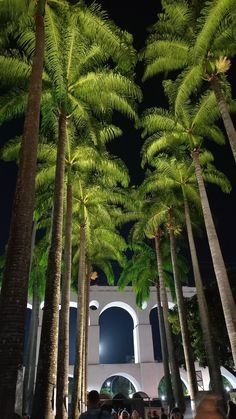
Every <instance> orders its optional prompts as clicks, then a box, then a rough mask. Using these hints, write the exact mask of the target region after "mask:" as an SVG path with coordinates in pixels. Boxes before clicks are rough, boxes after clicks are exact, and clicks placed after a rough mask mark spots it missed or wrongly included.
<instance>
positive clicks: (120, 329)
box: [99, 307, 134, 364]
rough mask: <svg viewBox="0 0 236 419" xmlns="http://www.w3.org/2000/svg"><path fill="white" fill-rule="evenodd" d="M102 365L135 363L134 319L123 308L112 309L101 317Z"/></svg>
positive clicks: (100, 347)
mask: <svg viewBox="0 0 236 419" xmlns="http://www.w3.org/2000/svg"><path fill="white" fill-rule="evenodd" d="M99 326H100V339H99V342H100V343H99V359H100V361H99V362H100V364H125V363H132V362H134V339H133V328H134V324H133V319H132V317H131V315H130V314H129V313H128V312H127V311H126V310H125V309H123V308H120V307H110V308H108V309H106V310H105V311H103V312H102V314H101V315H100V317H99Z"/></svg>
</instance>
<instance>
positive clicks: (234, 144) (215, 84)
mask: <svg viewBox="0 0 236 419" xmlns="http://www.w3.org/2000/svg"><path fill="white" fill-rule="evenodd" d="M211 86H212V89H213V90H214V93H215V97H216V101H217V103H218V106H219V110H220V113H221V116H222V120H223V123H224V126H225V130H226V132H227V135H228V139H229V143H230V147H231V150H232V153H233V156H234V160H235V161H236V131H235V128H234V124H233V121H232V118H231V116H230V113H229V110H228V106H227V103H226V101H225V98H224V96H223V94H222V91H221V88H220V83H219V79H218V77H217V76H215V77H213V78H211Z"/></svg>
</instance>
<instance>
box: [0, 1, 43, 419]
mask: <svg viewBox="0 0 236 419" xmlns="http://www.w3.org/2000/svg"><path fill="white" fill-rule="evenodd" d="M44 6H45V0H39V1H38V5H37V10H36V15H35V24H36V28H35V38H36V44H35V54H34V58H33V64H32V73H31V78H30V84H29V95H28V104H27V111H26V115H25V123H24V131H23V138H22V145H21V152H20V163H19V169H18V176H17V182H16V191H15V197H14V203H13V209H12V218H11V227H10V235H9V240H8V246H7V255H6V264H5V271H4V275H3V281H2V289H1V297H0V412H1V415H2V417H4V418H5V419H8V418H9V417H11V416H12V414H13V412H14V406H15V393H16V382H17V372H18V368H19V366H20V365H22V362H23V345H24V324H25V313H26V304H27V295H28V276H29V267H30V245H31V232H32V220H33V211H34V196H35V172H36V160H37V145H38V133H39V116H40V102H41V91H42V72H43V59H44ZM16 301H17V304H16Z"/></svg>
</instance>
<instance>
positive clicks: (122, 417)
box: [119, 410, 129, 419]
mask: <svg viewBox="0 0 236 419" xmlns="http://www.w3.org/2000/svg"><path fill="white" fill-rule="evenodd" d="M119 419H129V413H128V412H127V410H122V411H121V413H120V417H119Z"/></svg>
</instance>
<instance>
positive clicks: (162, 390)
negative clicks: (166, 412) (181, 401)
mask: <svg viewBox="0 0 236 419" xmlns="http://www.w3.org/2000/svg"><path fill="white" fill-rule="evenodd" d="M181 382H182V386H183V392H184V395H185V396H188V394H189V392H188V389H187V387H186V385H185V383H184V382H183V380H182V379H181ZM157 394H158V397H160V398H161V399H162V400H165V399H166V396H167V393H166V382H165V377H162V379H161V380H160V382H159V384H158V387H157Z"/></svg>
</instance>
